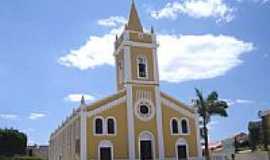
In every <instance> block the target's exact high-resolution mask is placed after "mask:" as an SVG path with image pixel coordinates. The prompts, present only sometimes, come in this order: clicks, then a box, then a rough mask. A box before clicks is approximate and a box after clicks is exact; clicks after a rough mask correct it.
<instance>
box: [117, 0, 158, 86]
mask: <svg viewBox="0 0 270 160" xmlns="http://www.w3.org/2000/svg"><path fill="white" fill-rule="evenodd" d="M157 46H158V45H157V42H156V35H155V33H154V29H153V28H151V32H149V33H147V32H144V29H143V27H142V24H141V21H140V18H139V16H138V12H137V9H136V6H135V3H134V1H132V3H131V9H130V13H129V19H128V23H127V24H126V25H125V28H124V31H123V33H122V34H121V35H120V37H118V36H116V40H115V52H114V56H115V62H116V73H117V89H118V90H121V89H123V88H125V85H126V84H148V85H158V84H159V75H158V64H157V55H156V49H157Z"/></svg>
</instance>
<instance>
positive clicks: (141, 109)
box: [140, 104, 149, 114]
mask: <svg viewBox="0 0 270 160" xmlns="http://www.w3.org/2000/svg"><path fill="white" fill-rule="evenodd" d="M140 112H141V114H148V113H149V108H148V107H147V106H146V105H144V104H142V105H141V106H140Z"/></svg>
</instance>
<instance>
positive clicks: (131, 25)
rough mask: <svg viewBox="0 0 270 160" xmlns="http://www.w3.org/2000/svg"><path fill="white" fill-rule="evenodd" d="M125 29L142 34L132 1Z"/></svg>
mask: <svg viewBox="0 0 270 160" xmlns="http://www.w3.org/2000/svg"><path fill="white" fill-rule="evenodd" d="M126 29H128V30H133V31H138V32H143V27H142V24H141V21H140V18H139V16H138V12H137V9H136V6H135V1H134V0H132V2H131V9H130V13H129V19H128V24H127V27H126Z"/></svg>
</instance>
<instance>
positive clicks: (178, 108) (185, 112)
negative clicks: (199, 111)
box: [161, 97, 195, 118]
mask: <svg viewBox="0 0 270 160" xmlns="http://www.w3.org/2000/svg"><path fill="white" fill-rule="evenodd" d="M161 102H162V103H163V104H164V105H165V106H166V107H169V108H171V109H173V110H175V111H177V112H179V113H181V114H183V115H185V116H187V117H190V118H195V114H194V113H191V112H190V111H189V110H187V109H185V108H184V107H182V106H179V105H177V104H175V103H174V102H171V101H170V100H167V99H166V98H163V97H162V98H161Z"/></svg>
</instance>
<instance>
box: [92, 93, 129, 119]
mask: <svg viewBox="0 0 270 160" xmlns="http://www.w3.org/2000/svg"><path fill="white" fill-rule="evenodd" d="M125 101H126V96H123V97H121V98H119V99H116V100H114V101H112V102H110V103H107V104H105V105H103V106H100V107H98V108H96V109H94V110H92V111H89V112H88V113H87V117H91V116H94V115H97V114H99V113H101V112H103V111H106V110H108V109H111V108H113V107H114V106H117V105H119V104H121V103H124V102H125Z"/></svg>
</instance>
